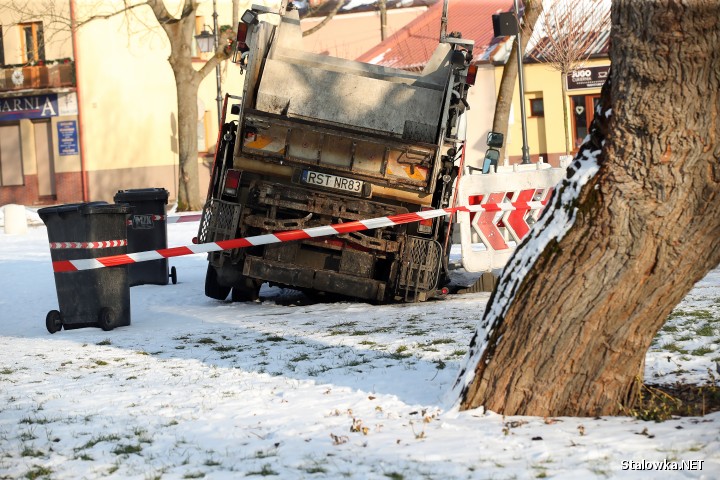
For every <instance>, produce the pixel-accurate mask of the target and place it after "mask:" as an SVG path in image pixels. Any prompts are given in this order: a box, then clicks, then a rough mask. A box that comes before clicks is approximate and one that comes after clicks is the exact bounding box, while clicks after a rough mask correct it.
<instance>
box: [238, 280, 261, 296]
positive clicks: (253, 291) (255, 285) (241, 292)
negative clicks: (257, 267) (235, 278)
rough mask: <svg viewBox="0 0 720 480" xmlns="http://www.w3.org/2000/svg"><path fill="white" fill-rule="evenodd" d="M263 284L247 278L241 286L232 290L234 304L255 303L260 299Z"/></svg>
mask: <svg viewBox="0 0 720 480" xmlns="http://www.w3.org/2000/svg"><path fill="white" fill-rule="evenodd" d="M260 286H261V283H260V282H259V281H257V280H254V279H252V278H245V279H244V280H243V282H242V283H241V284H240V285H235V286H234V287H233V288H232V301H233V302H254V301H255V300H257V299H258V298H260Z"/></svg>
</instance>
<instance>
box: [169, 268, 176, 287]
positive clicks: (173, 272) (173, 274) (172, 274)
mask: <svg viewBox="0 0 720 480" xmlns="http://www.w3.org/2000/svg"><path fill="white" fill-rule="evenodd" d="M170 280H171V281H172V284H173V285H176V284H177V270H176V269H175V267H170Z"/></svg>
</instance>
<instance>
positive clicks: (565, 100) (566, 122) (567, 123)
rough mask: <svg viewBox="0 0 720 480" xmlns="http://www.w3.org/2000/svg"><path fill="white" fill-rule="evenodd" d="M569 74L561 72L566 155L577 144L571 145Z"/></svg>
mask: <svg viewBox="0 0 720 480" xmlns="http://www.w3.org/2000/svg"><path fill="white" fill-rule="evenodd" d="M567 74H568V72H560V90H561V91H562V102H563V125H564V126H565V155H567V154H569V153H570V150H572V149H573V148H574V147H575V145H574V144H573V145H572V147H571V146H570V145H571V144H570V115H569V112H568V110H569V109H568V101H569V99H568V90H567V80H566V79H567Z"/></svg>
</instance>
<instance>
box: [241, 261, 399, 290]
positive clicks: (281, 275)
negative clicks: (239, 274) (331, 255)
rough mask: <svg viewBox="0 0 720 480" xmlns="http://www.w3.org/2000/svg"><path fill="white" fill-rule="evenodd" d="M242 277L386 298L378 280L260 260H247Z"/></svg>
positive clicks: (382, 286)
mask: <svg viewBox="0 0 720 480" xmlns="http://www.w3.org/2000/svg"><path fill="white" fill-rule="evenodd" d="M243 275H245V276H247V277H252V278H257V279H260V280H262V281H265V282H274V283H280V284H284V285H289V286H291V287H296V288H310V289H313V290H319V291H323V292H331V293H337V294H340V295H347V296H351V297H357V298H363V299H366V300H377V301H383V300H384V298H385V283H383V282H380V281H377V280H373V279H370V278H362V277H356V276H354V275H347V274H344V273H338V272H333V271H329V270H315V269H312V268H308V267H301V266H297V265H290V264H287V263H280V262H274V261H271V260H267V259H264V258H261V257H253V256H248V257H246V258H245V264H244V266H243Z"/></svg>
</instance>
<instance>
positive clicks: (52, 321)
mask: <svg viewBox="0 0 720 480" xmlns="http://www.w3.org/2000/svg"><path fill="white" fill-rule="evenodd" d="M62 325H63V324H62V315H60V312H58V311H57V310H50V311H49V312H48V314H47V316H46V317H45V326H46V327H47V330H48V332H50V333H55V332H59V331H60V330H61V329H62Z"/></svg>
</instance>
